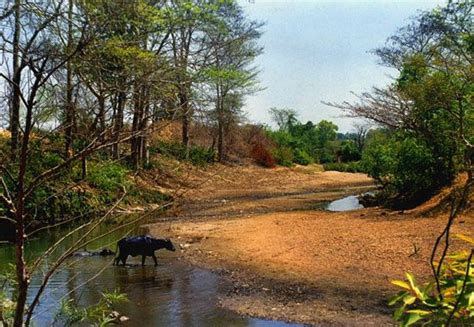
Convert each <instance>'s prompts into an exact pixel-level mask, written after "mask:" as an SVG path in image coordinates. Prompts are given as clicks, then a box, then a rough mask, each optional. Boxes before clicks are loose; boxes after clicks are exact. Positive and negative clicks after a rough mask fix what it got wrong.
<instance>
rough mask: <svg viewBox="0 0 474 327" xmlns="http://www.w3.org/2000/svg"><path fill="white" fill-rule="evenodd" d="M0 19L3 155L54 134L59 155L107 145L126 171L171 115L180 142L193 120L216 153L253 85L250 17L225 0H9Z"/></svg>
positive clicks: (142, 159) (254, 35)
mask: <svg viewBox="0 0 474 327" xmlns="http://www.w3.org/2000/svg"><path fill="white" fill-rule="evenodd" d="M0 18H1V22H2V25H1V26H2V27H1V28H2V42H1V44H0V50H1V51H2V54H3V60H4V62H5V63H7V65H4V66H3V67H4V69H3V71H2V75H1V76H2V77H3V82H2V83H3V86H4V90H5V92H4V100H5V101H3V105H2V106H1V107H0V109H1V113H2V118H3V121H4V125H5V126H6V127H7V128H8V130H9V131H10V132H11V141H10V158H11V159H12V160H16V159H18V157H19V153H18V151H19V148H20V147H21V143H22V142H23V141H24V140H26V139H28V137H29V134H30V133H31V132H32V131H33V130H36V131H38V130H39V129H41V130H43V131H45V130H47V131H51V130H54V131H55V133H57V134H59V135H61V137H62V142H63V149H62V153H61V156H62V157H63V158H64V159H65V160H68V159H69V158H71V157H73V156H74V155H75V154H76V153H78V152H80V151H81V150H83V149H84V148H85V147H86V146H87V145H89V144H90V143H91V142H97V140H98V141H104V140H107V141H108V142H109V143H111V144H110V156H111V157H113V158H114V159H120V158H122V157H123V156H126V157H127V160H128V161H129V162H130V163H131V164H132V165H133V166H135V167H137V168H138V167H139V166H141V165H143V164H144V163H146V161H147V160H148V159H147V158H148V154H147V153H148V146H149V144H148V135H149V131H150V130H151V128H152V126H153V124H154V123H156V122H158V121H161V120H165V119H168V120H171V119H175V120H176V119H177V120H180V121H181V124H182V143H183V145H184V146H185V147H186V148H187V149H188V148H189V146H190V143H191V141H192V140H191V138H192V135H190V126H191V124H192V121H193V120H194V119H195V118H196V117H199V118H200V120H201V121H205V123H206V124H207V125H208V126H209V128H210V130H212V137H213V138H215V140H216V141H215V148H216V151H217V153H218V159H219V160H222V159H224V157H225V153H224V151H225V146H224V145H225V137H226V131H227V129H228V125H229V124H230V123H234V122H236V121H238V120H239V117H240V114H241V108H242V105H243V100H244V97H245V95H246V94H249V93H251V92H254V91H256V90H257V84H256V83H257V81H256V75H257V71H256V69H255V67H253V66H252V62H253V60H254V58H255V57H256V56H257V55H258V54H259V53H260V52H261V50H262V49H261V47H260V46H259V45H258V44H257V42H256V41H257V40H258V38H259V37H260V34H261V31H260V28H261V26H262V24H261V23H259V22H256V21H252V20H249V19H248V18H247V17H246V16H245V14H244V12H243V11H242V8H240V6H239V5H238V4H237V2H236V1H230V0H225V1H218V0H207V1H183V0H177V1H153V0H152V1H148V0H131V1H112V0H110V1H107V0H104V1H87V0H83V1H80V0H68V1H66V0H45V1H34V2H32V1H23V0H16V1H14V2H7V3H6V4H5V7H4V8H2V16H1V17H0Z"/></svg>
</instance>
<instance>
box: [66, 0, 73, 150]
mask: <svg viewBox="0 0 474 327" xmlns="http://www.w3.org/2000/svg"><path fill="white" fill-rule="evenodd" d="M73 4H74V3H73V0H69V3H68V12H67V16H68V32H67V53H68V54H69V53H70V52H71V48H72V10H73ZM72 88H73V86H72V63H71V60H68V61H67V63H66V106H65V108H64V109H65V115H64V116H65V122H64V123H65V126H66V128H65V131H64V132H65V133H64V134H65V135H64V136H65V147H64V152H65V153H64V156H65V158H66V159H69V158H70V157H71V156H72V142H73V133H74V105H73V103H72V91H73V90H72Z"/></svg>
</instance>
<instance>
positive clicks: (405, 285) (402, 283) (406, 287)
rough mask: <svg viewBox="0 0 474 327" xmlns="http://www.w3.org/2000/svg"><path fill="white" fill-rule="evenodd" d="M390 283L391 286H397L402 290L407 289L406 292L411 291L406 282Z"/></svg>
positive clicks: (393, 281) (394, 281)
mask: <svg viewBox="0 0 474 327" xmlns="http://www.w3.org/2000/svg"><path fill="white" fill-rule="evenodd" d="M391 283H392V284H393V285H397V286H400V287H401V288H404V289H407V290H410V291H411V288H410V285H408V284H407V283H406V282H404V281H402V280H392V281H391Z"/></svg>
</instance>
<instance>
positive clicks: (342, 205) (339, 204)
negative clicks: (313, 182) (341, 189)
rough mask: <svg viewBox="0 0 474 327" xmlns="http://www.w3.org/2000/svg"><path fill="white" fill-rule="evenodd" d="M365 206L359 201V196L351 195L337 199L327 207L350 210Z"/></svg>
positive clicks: (333, 209)
mask: <svg viewBox="0 0 474 327" xmlns="http://www.w3.org/2000/svg"><path fill="white" fill-rule="evenodd" d="M363 207H364V206H363V205H362V204H360V203H359V197H357V196H355V195H351V196H347V197H345V198H342V199H339V200H336V201H332V202H331V203H329V204H328V206H327V208H326V209H327V210H329V211H349V210H356V209H361V208H363Z"/></svg>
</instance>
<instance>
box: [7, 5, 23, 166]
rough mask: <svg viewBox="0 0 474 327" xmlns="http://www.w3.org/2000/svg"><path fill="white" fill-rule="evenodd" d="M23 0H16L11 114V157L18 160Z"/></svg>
mask: <svg viewBox="0 0 474 327" xmlns="http://www.w3.org/2000/svg"><path fill="white" fill-rule="evenodd" d="M20 5H21V0H15V9H14V14H15V29H14V31H13V63H12V65H13V67H12V68H13V76H12V81H13V85H12V86H11V87H12V90H13V92H12V98H11V108H10V111H11V114H10V132H11V144H10V146H11V158H12V160H16V158H17V150H18V142H19V139H20V92H21V90H20V83H21V68H20V29H21V21H20V19H21V8H20Z"/></svg>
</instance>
